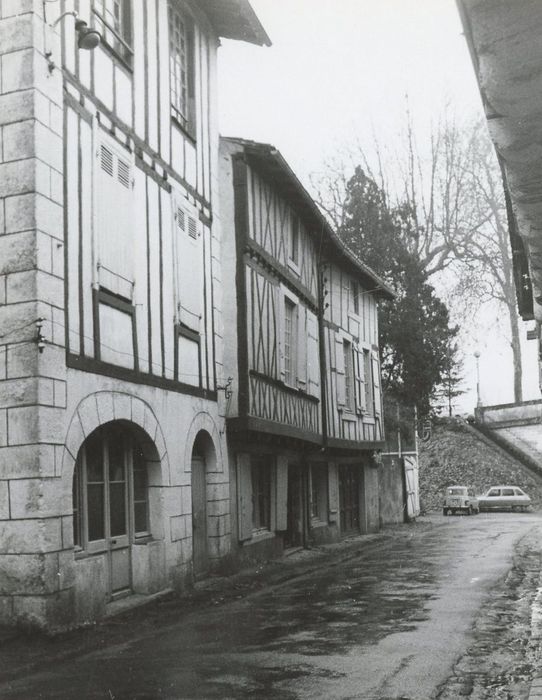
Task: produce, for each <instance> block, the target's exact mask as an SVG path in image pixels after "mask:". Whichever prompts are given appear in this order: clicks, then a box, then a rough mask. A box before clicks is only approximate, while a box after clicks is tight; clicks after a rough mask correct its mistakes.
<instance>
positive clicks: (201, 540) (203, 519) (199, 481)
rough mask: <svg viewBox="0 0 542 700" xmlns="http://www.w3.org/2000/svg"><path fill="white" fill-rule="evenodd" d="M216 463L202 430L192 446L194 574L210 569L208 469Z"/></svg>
mask: <svg viewBox="0 0 542 700" xmlns="http://www.w3.org/2000/svg"><path fill="white" fill-rule="evenodd" d="M214 463H216V453H215V448H214V445H213V441H212V439H211V436H210V435H209V434H208V433H207V432H205V431H204V430H201V431H200V432H199V433H198V434H197V435H196V439H195V441H194V447H193V448H192V461H191V467H192V565H193V570H194V576H195V577H196V578H201V577H202V576H205V574H207V572H208V571H209V547H208V517H207V516H208V512H207V500H208V499H207V471H208V470H209V469H210V468H213V464H214Z"/></svg>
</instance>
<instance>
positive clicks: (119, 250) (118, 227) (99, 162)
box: [95, 136, 134, 300]
mask: <svg viewBox="0 0 542 700" xmlns="http://www.w3.org/2000/svg"><path fill="white" fill-rule="evenodd" d="M95 173H96V226H97V229H98V232H97V233H98V235H97V240H98V250H97V263H98V282H99V284H100V286H102V287H105V288H106V289H108V290H109V291H111V292H113V293H114V294H119V295H120V296H122V297H124V298H127V299H130V300H131V299H132V293H133V283H134V197H133V181H134V162H133V155H132V154H131V153H129V152H128V151H124V150H123V149H122V147H121V146H120V145H117V144H116V143H115V142H114V141H113V140H112V139H110V138H105V136H100V137H99V138H98V147H97V152H96V170H95Z"/></svg>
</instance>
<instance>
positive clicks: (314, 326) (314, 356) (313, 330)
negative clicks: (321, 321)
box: [307, 309, 320, 396]
mask: <svg viewBox="0 0 542 700" xmlns="http://www.w3.org/2000/svg"><path fill="white" fill-rule="evenodd" d="M319 346H320V344H319V342H318V321H317V319H316V316H315V315H314V314H313V313H312V311H309V309H307V391H308V393H309V394H311V395H313V396H319V394H320V392H319V390H318V388H319V386H320V354H319Z"/></svg>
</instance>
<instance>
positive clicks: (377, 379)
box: [372, 350, 382, 416]
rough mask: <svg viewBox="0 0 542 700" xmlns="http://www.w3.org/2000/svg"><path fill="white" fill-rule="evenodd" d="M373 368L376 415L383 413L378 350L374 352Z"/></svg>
mask: <svg viewBox="0 0 542 700" xmlns="http://www.w3.org/2000/svg"><path fill="white" fill-rule="evenodd" d="M372 369H373V389H374V393H373V396H374V409H375V416H380V415H381V414H382V395H381V391H380V358H379V357H378V352H376V350H373V352H372Z"/></svg>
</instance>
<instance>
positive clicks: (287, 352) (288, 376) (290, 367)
mask: <svg viewBox="0 0 542 700" xmlns="http://www.w3.org/2000/svg"><path fill="white" fill-rule="evenodd" d="M296 340H297V309H296V305H295V304H294V303H293V302H292V301H290V299H287V298H286V299H284V382H285V383H286V384H290V385H293V384H294V383H295V380H296V364H297V363H296Z"/></svg>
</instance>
